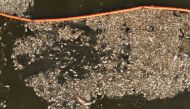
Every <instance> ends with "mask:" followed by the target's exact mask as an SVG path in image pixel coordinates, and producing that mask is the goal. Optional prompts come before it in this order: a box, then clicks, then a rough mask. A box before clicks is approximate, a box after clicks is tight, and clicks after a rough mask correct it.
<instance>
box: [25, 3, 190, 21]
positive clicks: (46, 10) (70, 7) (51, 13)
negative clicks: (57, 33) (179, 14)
mask: <svg viewBox="0 0 190 109" xmlns="http://www.w3.org/2000/svg"><path fill="white" fill-rule="evenodd" d="M189 4H190V0H34V7H32V8H30V11H28V13H26V14H30V15H31V14H32V17H34V18H47V17H51V18H52V17H53V18H56V17H68V16H78V15H84V14H92V13H99V12H105V11H110V10H118V9H124V8H129V7H135V6H144V5H155V6H172V7H183V8H190V5H189Z"/></svg>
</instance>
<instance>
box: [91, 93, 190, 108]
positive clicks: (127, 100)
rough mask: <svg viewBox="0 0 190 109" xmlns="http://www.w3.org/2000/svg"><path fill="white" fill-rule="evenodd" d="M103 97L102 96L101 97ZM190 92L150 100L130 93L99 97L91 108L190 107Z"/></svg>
mask: <svg viewBox="0 0 190 109" xmlns="http://www.w3.org/2000/svg"><path fill="white" fill-rule="evenodd" d="M100 98H101V97H100ZM189 101H190V92H188V91H184V92H181V93H179V94H178V95H176V96H175V97H173V98H165V99H162V100H161V99H156V100H152V101H149V100H147V99H145V98H144V97H143V96H142V95H129V96H124V97H122V98H112V99H111V98H108V97H104V98H103V99H101V100H100V99H99V100H97V101H96V103H95V104H93V105H92V106H91V109H190V103H189Z"/></svg>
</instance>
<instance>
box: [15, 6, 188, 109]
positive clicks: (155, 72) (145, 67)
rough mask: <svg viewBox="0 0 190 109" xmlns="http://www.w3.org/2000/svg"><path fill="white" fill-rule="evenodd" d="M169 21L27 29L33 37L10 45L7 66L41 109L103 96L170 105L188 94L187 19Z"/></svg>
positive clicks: (142, 14)
mask: <svg viewBox="0 0 190 109" xmlns="http://www.w3.org/2000/svg"><path fill="white" fill-rule="evenodd" d="M175 13H176V14H178V15H180V16H176V14H174V11H161V10H148V9H141V10H136V11H131V12H128V13H120V14H113V15H108V16H101V17H94V18H88V19H82V20H74V21H69V22H60V23H45V24H35V23H28V24H26V26H27V27H28V28H30V29H31V31H33V32H35V36H28V37H23V38H19V39H17V41H16V42H15V47H14V49H13V50H14V53H13V54H12V58H13V60H14V61H13V63H14V65H15V69H16V70H22V71H23V72H24V74H23V78H25V82H26V84H27V86H29V87H33V88H34V91H35V92H36V94H37V95H38V96H40V97H42V98H44V99H45V100H46V101H47V102H49V103H50V104H51V105H49V109H62V108H66V107H67V108H69V109H74V108H76V107H77V108H79V109H80V108H81V109H83V108H84V107H87V106H84V105H90V104H92V103H94V102H95V101H96V98H97V96H102V97H103V96H104V95H106V96H107V97H115V96H117V97H122V96H124V95H125V94H126V95H132V94H143V96H144V97H146V98H147V99H155V98H166V97H172V96H174V95H175V94H177V93H178V92H180V91H183V90H184V89H188V88H189V86H190V74H189V70H190V58H189V54H190V49H189V45H190V41H189V38H188V36H189V32H190V31H189V28H190V23H189V18H190V15H189V14H187V13H180V12H175ZM80 103H81V104H82V105H79V104H80Z"/></svg>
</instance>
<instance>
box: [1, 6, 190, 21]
mask: <svg viewBox="0 0 190 109" xmlns="http://www.w3.org/2000/svg"><path fill="white" fill-rule="evenodd" d="M139 9H157V10H173V11H183V12H190V9H185V8H176V7H163V6H137V7H133V8H127V9H121V10H115V11H109V12H102V13H96V14H90V15H82V16H74V17H66V18H47V19H46V18H45V19H31V18H25V17H21V16H13V15H10V14H7V13H3V12H0V16H3V17H7V18H10V19H13V20H19V21H23V22H36V23H45V22H64V21H70V20H77V19H85V18H91V17H98V16H105V15H110V14H116V13H125V12H129V11H134V10H139Z"/></svg>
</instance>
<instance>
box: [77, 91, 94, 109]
mask: <svg viewBox="0 0 190 109" xmlns="http://www.w3.org/2000/svg"><path fill="white" fill-rule="evenodd" d="M76 99H77V101H78V102H79V103H80V104H81V105H83V106H89V105H91V104H92V102H90V101H87V100H85V99H84V98H82V97H81V96H79V95H78V94H77V95H76Z"/></svg>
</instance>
